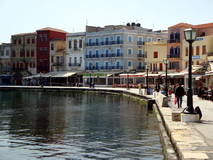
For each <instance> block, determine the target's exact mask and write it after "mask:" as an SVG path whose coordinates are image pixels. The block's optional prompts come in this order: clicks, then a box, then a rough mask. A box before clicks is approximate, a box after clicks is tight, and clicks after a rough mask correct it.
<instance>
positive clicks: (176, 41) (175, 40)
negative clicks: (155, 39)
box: [167, 39, 180, 43]
mask: <svg viewBox="0 0 213 160" xmlns="http://www.w3.org/2000/svg"><path fill="white" fill-rule="evenodd" d="M167 43H180V40H179V39H170V40H167Z"/></svg>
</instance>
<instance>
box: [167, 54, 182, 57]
mask: <svg viewBox="0 0 213 160" xmlns="http://www.w3.org/2000/svg"><path fill="white" fill-rule="evenodd" d="M167 58H180V54H168V55H167Z"/></svg>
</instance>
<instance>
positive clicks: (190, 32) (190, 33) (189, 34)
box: [184, 28, 197, 42]
mask: <svg viewBox="0 0 213 160" xmlns="http://www.w3.org/2000/svg"><path fill="white" fill-rule="evenodd" d="M184 37H185V40H186V41H187V42H193V41H195V40H196V37H197V30H196V29H195V28H187V29H185V30H184Z"/></svg>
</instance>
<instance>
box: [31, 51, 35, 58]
mask: <svg viewBox="0 0 213 160" xmlns="http://www.w3.org/2000/svg"><path fill="white" fill-rule="evenodd" d="M31 57H34V49H31Z"/></svg>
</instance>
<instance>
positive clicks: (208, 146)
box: [0, 86, 213, 160]
mask: <svg viewBox="0 0 213 160" xmlns="http://www.w3.org/2000/svg"><path fill="white" fill-rule="evenodd" d="M5 87H8V88H13V87H16V88H19V87H20V88H38V89H39V88H41V87H33V86H32V87H31V86H26V87H25V86H0V89H2V88H5ZM48 88H49V89H50V88H54V89H66V90H69V89H77V90H100V91H101V90H103V91H106V90H109V91H121V92H125V93H127V92H129V93H130V94H132V95H137V96H140V94H139V90H138V89H133V88H131V89H130V90H127V89H126V88H107V87H104V88H103V87H96V88H94V89H93V88H92V89H90V88H88V87H51V86H45V87H44V88H43V89H48ZM142 96H143V97H146V98H148V99H153V95H142ZM173 97H174V95H172V97H171V101H169V107H162V106H158V110H159V114H160V115H161V119H162V121H163V123H164V126H165V130H166V132H167V134H168V137H169V138H170V140H171V143H172V144H173V146H174V148H175V150H176V152H177V154H178V156H179V158H178V159H186V160H189V159H190V160H191V159H193V160H204V159H210V160H211V159H213V102H212V101H208V100H201V99H199V98H198V97H197V96H193V104H194V107H196V106H199V107H200V109H201V111H202V115H203V116H202V118H201V120H200V122H193V123H190V122H187V123H186V122H180V121H172V112H181V111H182V110H183V109H184V108H185V107H186V96H184V98H183V105H182V106H183V108H182V109H181V108H180V109H178V108H177V106H175V105H174V104H173ZM168 153H169V151H168V152H167V154H168ZM173 159H175V158H173Z"/></svg>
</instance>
